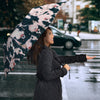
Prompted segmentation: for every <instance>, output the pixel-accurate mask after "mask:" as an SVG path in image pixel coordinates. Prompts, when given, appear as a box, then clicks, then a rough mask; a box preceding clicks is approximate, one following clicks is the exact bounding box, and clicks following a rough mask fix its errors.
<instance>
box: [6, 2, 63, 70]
mask: <svg viewBox="0 0 100 100" xmlns="http://www.w3.org/2000/svg"><path fill="white" fill-rule="evenodd" d="M64 3H65V2H60V3H53V4H47V5H43V6H40V7H36V8H32V9H31V11H30V12H29V14H28V15H26V17H25V18H24V19H23V21H22V22H21V23H20V24H18V25H17V26H16V28H15V30H14V31H13V32H12V34H11V35H10V37H9V38H8V40H7V44H6V45H5V46H4V50H5V51H4V52H5V61H4V67H5V68H8V69H13V68H14V66H15V65H16V63H17V62H19V61H20V60H21V59H22V58H23V57H24V56H25V55H26V54H27V52H28V51H29V49H30V48H31V47H32V45H33V44H34V42H35V41H36V40H38V37H39V36H40V34H42V33H43V32H44V31H45V29H47V28H48V27H49V25H50V24H51V23H52V22H53V19H54V18H55V16H56V14H57V13H58V11H59V10H60V9H61V6H62V4H64Z"/></svg>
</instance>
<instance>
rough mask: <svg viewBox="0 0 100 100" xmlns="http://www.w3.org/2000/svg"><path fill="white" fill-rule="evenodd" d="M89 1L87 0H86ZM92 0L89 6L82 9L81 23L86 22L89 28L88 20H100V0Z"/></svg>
mask: <svg viewBox="0 0 100 100" xmlns="http://www.w3.org/2000/svg"><path fill="white" fill-rule="evenodd" d="M85 1H87V0H85ZM88 1H91V3H90V5H91V7H89V8H83V9H81V10H80V11H79V12H80V16H81V24H84V25H85V26H86V27H87V28H88V21H89V20H100V14H99V13H100V7H99V5H100V1H99V0H88Z"/></svg>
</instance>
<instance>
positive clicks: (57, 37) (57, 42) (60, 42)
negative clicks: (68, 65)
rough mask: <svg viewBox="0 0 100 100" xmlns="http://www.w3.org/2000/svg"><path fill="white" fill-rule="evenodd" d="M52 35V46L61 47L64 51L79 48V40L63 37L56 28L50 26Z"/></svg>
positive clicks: (67, 36)
mask: <svg viewBox="0 0 100 100" xmlns="http://www.w3.org/2000/svg"><path fill="white" fill-rule="evenodd" d="M50 28H51V29H52V32H53V34H54V44H53V45H52V46H63V47H64V48H65V49H72V48H73V47H80V46H81V39H80V38H79V37H74V36H70V35H65V34H64V33H63V32H61V31H60V30H58V29H57V28H55V27H53V26H50Z"/></svg>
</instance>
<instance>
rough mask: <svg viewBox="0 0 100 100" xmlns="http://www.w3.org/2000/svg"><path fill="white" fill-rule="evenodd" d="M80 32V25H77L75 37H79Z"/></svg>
mask: <svg viewBox="0 0 100 100" xmlns="http://www.w3.org/2000/svg"><path fill="white" fill-rule="evenodd" d="M80 32H81V28H80V24H78V25H77V36H79V33H80Z"/></svg>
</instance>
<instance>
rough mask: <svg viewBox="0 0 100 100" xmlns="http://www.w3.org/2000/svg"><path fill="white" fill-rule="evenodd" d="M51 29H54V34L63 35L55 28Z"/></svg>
mask: <svg viewBox="0 0 100 100" xmlns="http://www.w3.org/2000/svg"><path fill="white" fill-rule="evenodd" d="M50 28H51V29H52V32H53V34H54V35H61V34H62V33H61V32H60V31H59V30H57V29H55V28H53V27H50Z"/></svg>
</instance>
